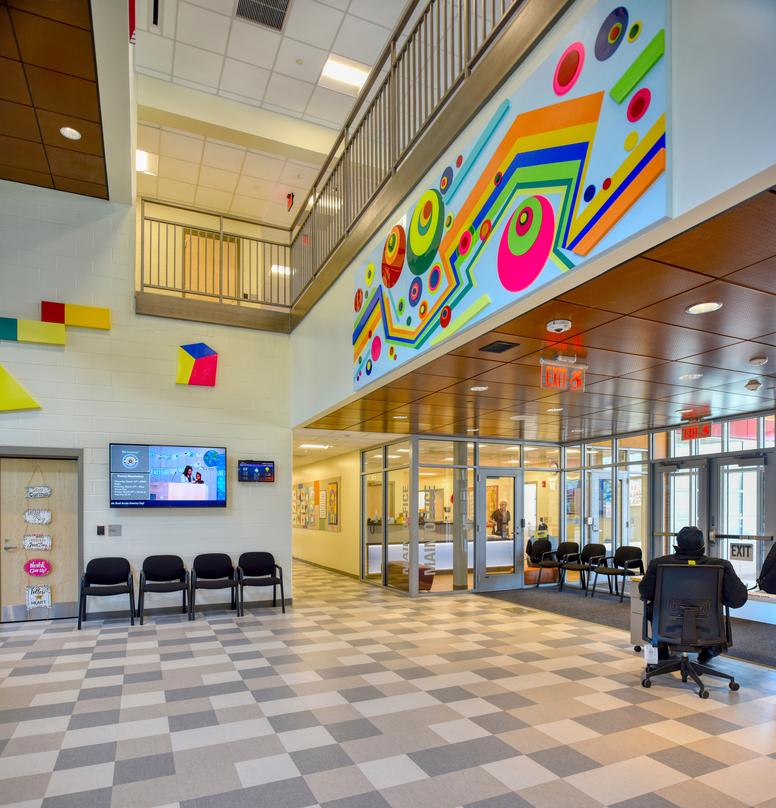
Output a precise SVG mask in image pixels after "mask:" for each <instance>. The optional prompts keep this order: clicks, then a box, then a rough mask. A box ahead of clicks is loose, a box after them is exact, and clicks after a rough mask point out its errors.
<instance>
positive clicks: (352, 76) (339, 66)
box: [321, 56, 369, 90]
mask: <svg viewBox="0 0 776 808" xmlns="http://www.w3.org/2000/svg"><path fill="white" fill-rule="evenodd" d="M321 76H322V77H324V78H327V79H331V80H332V81H339V82H341V83H342V84H347V85H348V86H349V87H355V88H356V89H357V90H360V89H361V88H362V87H363V86H364V83H365V82H366V80H367V77H368V76H369V71H368V70H365V69H364V68H363V67H357V66H356V65H355V64H353V63H352V62H345V61H343V60H342V59H338V58H337V57H336V56H329V58H328V59H327V61H326V64H325V65H324V66H323V71H322V73H321Z"/></svg>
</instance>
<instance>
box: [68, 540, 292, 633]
mask: <svg viewBox="0 0 776 808" xmlns="http://www.w3.org/2000/svg"><path fill="white" fill-rule="evenodd" d="M246 586H271V587H272V606H273V607H275V606H277V590H278V588H279V589H280V606H281V609H282V610H283V614H285V611H286V597H285V591H284V589H283V569H282V567H281V566H280V565H279V564H276V563H275V558H274V556H273V555H272V553H243V554H242V555H241V556H240V559H239V561H238V562H237V566H236V567H235V566H234V564H232V559H231V558H230V557H229V556H228V555H227V554H226V553H203V554H202V555H198V556H197V557H196V558H195V559H194V563H193V564H192V568H191V571H189V570H188V569H186V565H185V564H184V563H183V559H182V558H181V557H180V556H176V555H153V556H148V558H146V559H145V560H144V561H143V568H142V570H141V571H140V586H139V590H138V604H137V611H135V585H134V580H133V576H132V568H131V567H130V564H129V561H127V559H126V558H93V559H92V560H91V561H90V562H89V563H88V564H87V565H86V572H84V574H83V577H82V578H81V592H80V597H79V601H78V628H79V629H80V628H81V623H82V621H83V620H86V599H87V598H88V597H90V596H96V597H105V596H106V595H127V594H128V595H129V610H130V611H129V619H130V623H131V624H132V625H133V626H134V625H135V616H137V617H138V619H139V620H140V625H141V626H142V625H143V612H144V609H145V597H146V593H149V592H180V593H181V597H182V609H181V612H182V614H186V613H187V611H188V616H189V620H193V619H194V610H195V607H196V597H197V590H198V589H229V590H230V592H231V603H230V606H231V608H232V609H236V610H237V616H238V617H242V616H243V615H244V614H245V587H246ZM187 599H188V609H187V605H186V602H187Z"/></svg>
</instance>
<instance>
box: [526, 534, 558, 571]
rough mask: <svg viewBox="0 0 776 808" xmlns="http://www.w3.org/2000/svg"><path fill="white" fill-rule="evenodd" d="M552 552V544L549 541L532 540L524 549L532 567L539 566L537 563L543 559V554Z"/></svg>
mask: <svg viewBox="0 0 776 808" xmlns="http://www.w3.org/2000/svg"><path fill="white" fill-rule="evenodd" d="M551 550H552V542H551V541H550V540H549V539H533V540H532V541H531V542H529V546H528V547H526V553H525V554H526V557H527V558H528V563H529V565H530V566H532V567H537V566H539V562H540V561H541V560H542V558H544V554H545V553H549V552H550V551H551Z"/></svg>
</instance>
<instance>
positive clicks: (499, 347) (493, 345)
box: [480, 339, 520, 354]
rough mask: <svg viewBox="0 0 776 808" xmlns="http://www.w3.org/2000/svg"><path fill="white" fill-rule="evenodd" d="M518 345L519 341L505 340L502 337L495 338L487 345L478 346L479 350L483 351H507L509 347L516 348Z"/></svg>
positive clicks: (496, 352)
mask: <svg viewBox="0 0 776 808" xmlns="http://www.w3.org/2000/svg"><path fill="white" fill-rule="evenodd" d="M518 345H520V343H519V342H506V341H505V340H503V339H497V340H496V341H495V342H489V343H488V344H487V345H485V346H483V347H482V348H480V350H481V351H484V352H485V353H495V354H499V353H504V351H508V350H509V349H510V348H517V346H518Z"/></svg>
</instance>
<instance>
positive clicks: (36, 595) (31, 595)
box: [27, 584, 51, 609]
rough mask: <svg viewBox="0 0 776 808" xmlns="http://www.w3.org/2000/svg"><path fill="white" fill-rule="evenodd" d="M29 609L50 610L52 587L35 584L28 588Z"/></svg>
mask: <svg viewBox="0 0 776 808" xmlns="http://www.w3.org/2000/svg"><path fill="white" fill-rule="evenodd" d="M27 608H28V609H50V608H51V587H50V586H49V585H48V584H35V585H33V586H28V587H27Z"/></svg>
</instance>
